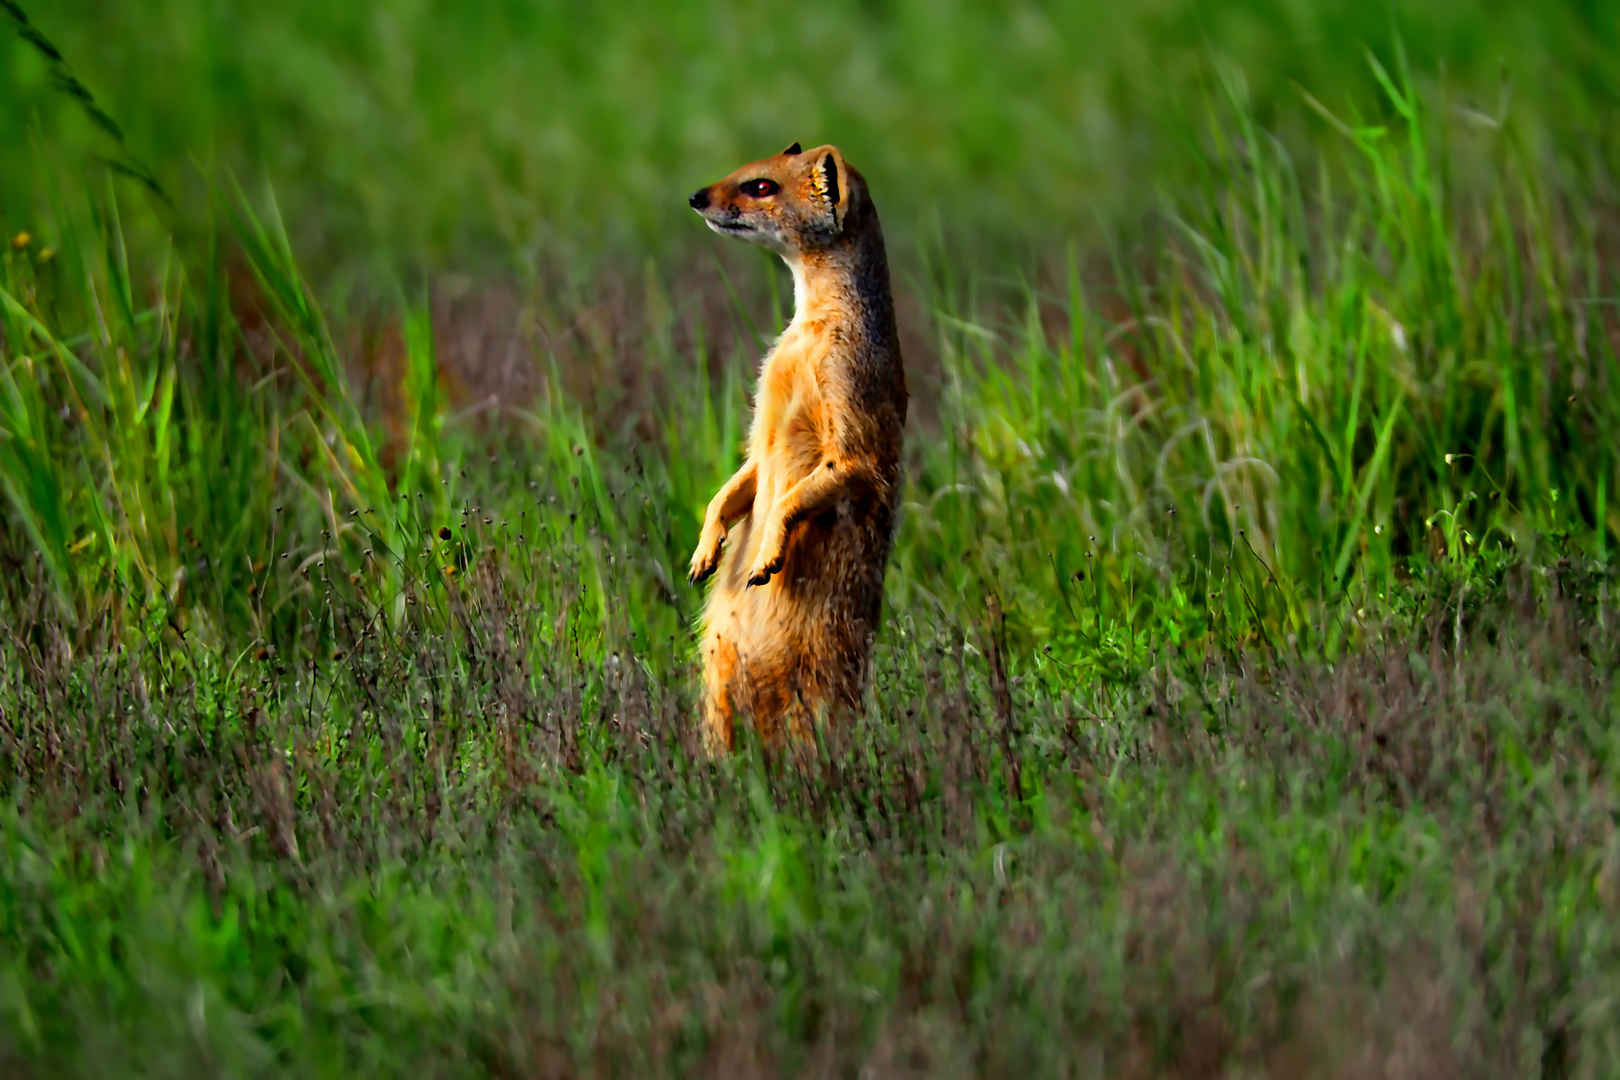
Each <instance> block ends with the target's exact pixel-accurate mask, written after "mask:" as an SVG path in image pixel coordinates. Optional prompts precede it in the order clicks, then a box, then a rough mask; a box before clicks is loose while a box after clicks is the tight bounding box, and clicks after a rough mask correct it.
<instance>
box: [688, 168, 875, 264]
mask: <svg viewBox="0 0 1620 1080" xmlns="http://www.w3.org/2000/svg"><path fill="white" fill-rule="evenodd" d="M865 197H866V182H865V181H864V180H863V179H862V178H861V174H860V173H858V172H856V171H855V170H853V169H851V168H849V167H848V166H846V165H845V164H844V155H843V154H841V153H839V152H838V148H837V147H836V146H818V147H816V148H815V149H813V150H801V149H799V144H798V143H794V144H793V145H792V146H790V147H788V148H787V149H786V150H784V151H782V152H781V153H780V154H777V155H776V156H774V157H768V158H764V159H762V160H760V161H756V162H753V163H752V164H749V165H744V166H743V167H742V168H740V169H738V170H737V171H736V172H734V173H732V174H731V175H730V176H728V177H726V178H725V179H724V180H721V181H720V182H719V183H715V184H710V185H709V186H708V187H706V188H699V189H698V190H697V191H694V192H693V193H692V196H691V198H690V199H688V200H687V201H688V202H690V203H691V204H692V209H694V210H696V211H697V212H698V213H700V214H702V215H703V220H704V221H706V222H708V225H709V228H711V229H713V230H714V231H715V232H717V233H720V234H722V235H725V236H735V237H737V238H738V239H739V240H746V241H748V242H749V243H752V244H760V245H762V246H764V247H768V248H770V249H771V250H773V251H775V252H777V253H778V254H780V255H782V256H784V257H787V258H790V259H791V258H792V257H793V256H794V255H796V254H798V253H801V252H805V251H813V250H816V249H818V248H825V247H827V246H829V245H831V244H832V243H833V242H835V241H836V240H837V239H838V237H839V236H840V235H841V234H842V233H843V231H844V222H845V220H846V219H847V217H848V216H849V213H850V210H851V208H852V207H854V206H856V205H857V204H859V203H860V202H861V201H863V200H864V199H865Z"/></svg>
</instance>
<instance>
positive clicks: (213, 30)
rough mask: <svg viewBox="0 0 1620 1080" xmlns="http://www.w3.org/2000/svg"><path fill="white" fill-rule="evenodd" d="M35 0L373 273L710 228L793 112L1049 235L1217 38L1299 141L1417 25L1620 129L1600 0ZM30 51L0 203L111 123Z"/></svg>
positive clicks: (1518, 84)
mask: <svg viewBox="0 0 1620 1080" xmlns="http://www.w3.org/2000/svg"><path fill="white" fill-rule="evenodd" d="M36 7H41V8H42V10H38V11H35V12H33V13H32V14H33V17H34V19H35V21H36V23H37V24H38V25H39V26H40V28H41V29H43V30H44V31H45V32H46V33H47V34H48V35H49V36H50V38H51V39H52V40H53V41H55V42H56V43H57V44H58V45H59V46H60V47H61V48H62V50H63V51H64V53H65V54H66V55H67V56H68V57H70V58H71V61H72V63H73V64H74V65H75V66H76V68H77V69H78V70H79V72H80V74H81V76H82V77H83V78H84V79H85V81H86V84H87V85H88V86H89V87H90V89H91V90H92V92H93V93H94V94H96V95H97V97H99V98H100V99H102V100H103V101H104V102H105V103H106V104H107V105H108V107H109V108H110V109H111V110H112V112H113V113H114V114H115V115H116V116H117V117H118V122H119V123H120V124H121V125H122V126H123V128H124V130H125V132H126V133H127V135H128V137H129V141H130V145H131V147H132V148H134V150H135V151H136V152H137V154H138V155H139V156H140V157H141V158H142V159H143V160H146V161H147V162H149V163H150V164H152V165H153V167H154V168H156V170H157V173H158V175H159V176H160V177H161V178H162V180H163V181H164V183H165V184H167V185H168V186H170V187H173V188H176V189H180V188H183V187H184V185H185V178H186V177H187V176H188V174H189V171H190V168H191V166H192V164H193V163H194V162H195V163H201V164H202V165H203V166H204V168H205V169H206V170H208V171H210V172H212V171H213V170H215V169H218V168H229V169H232V170H235V171H236V172H237V173H238V174H239V175H242V176H244V177H248V178H252V179H257V178H258V177H260V176H261V175H263V176H266V177H268V178H269V180H270V181H271V182H272V183H273V184H274V185H275V188H276V192H277V197H278V198H279V200H280V202H281V206H282V210H283V212H284V214H285V216H286V219H287V221H288V222H289V225H290V228H291V229H292V232H293V237H294V240H295V241H296V246H297V248H298V250H299V251H300V252H301V253H302V254H303V255H304V257H305V258H306V259H309V260H319V262H318V263H317V265H326V264H328V263H330V264H334V265H338V266H348V267H353V266H356V265H359V266H362V267H364V268H365V269H366V270H368V271H370V272H372V273H376V272H379V271H380V270H384V269H386V270H393V271H397V270H398V269H399V268H400V267H416V266H421V265H426V266H429V267H434V268H439V269H443V268H447V267H455V268H457V269H461V270H465V269H467V268H469V266H472V265H475V264H478V263H493V264H494V265H497V266H502V267H504V268H507V269H510V268H511V267H513V266H517V267H526V266H529V265H531V264H532V263H533V262H534V261H535V260H536V259H548V260H553V261H555V262H558V263H562V264H564V265H568V266H578V265H582V264H583V265H585V266H587V267H588V266H590V265H591V264H593V263H594V262H595V261H596V260H597V259H599V258H600V257H602V256H603V255H609V254H610V255H615V256H621V257H630V258H637V257H640V256H641V255H642V254H643V253H645V252H649V251H650V252H653V253H655V254H666V253H668V252H670V251H671V250H672V249H679V248H682V247H685V246H687V245H689V244H690V243H692V242H693V238H694V237H699V236H700V234H699V233H698V230H697V229H696V228H695V227H694V226H693V224H692V222H691V221H689V220H688V215H687V214H686V211H685V207H684V205H683V204H682V202H681V200H680V197H679V193H681V192H685V191H690V190H691V189H692V188H694V187H696V186H698V184H700V183H702V182H706V181H707V180H708V179H710V178H712V176H714V175H718V174H721V173H724V172H726V171H729V169H730V168H731V167H732V166H733V165H734V163H736V162H738V161H745V160H750V159H752V158H755V157H758V156H759V155H760V154H762V153H766V152H769V151H770V150H771V149H772V148H775V147H776V144H777V143H784V144H785V142H787V141H791V140H792V139H795V138H797V139H801V140H803V141H805V142H806V145H809V143H811V142H820V141H836V142H838V143H839V144H840V145H841V146H842V147H843V148H844V149H845V151H846V152H847V153H848V154H849V157H850V160H852V161H855V162H857V163H858V164H859V167H860V168H862V169H863V170H864V171H865V172H866V174H867V175H868V176H869V178H870V179H871V180H872V181H873V183H874V185H875V187H876V190H878V191H880V192H882V193H883V194H884V199H883V206H884V210H885V216H886V221H887V222H888V223H889V229H890V231H891V232H895V233H897V234H898V236H899V238H901V239H902V240H909V239H915V238H918V237H932V236H934V235H936V234H937V233H939V232H945V233H947V234H949V235H950V236H952V238H953V242H955V241H965V240H972V241H984V242H988V241H996V242H1002V243H1017V244H1020V245H1021V246H1022V251H1023V252H1025V253H1027V252H1028V251H1030V250H1031V249H1036V250H1038V249H1040V248H1042V247H1044V246H1045V244H1046V241H1047V240H1048V239H1049V238H1050V237H1052V236H1054V235H1069V234H1073V233H1074V232H1075V231H1076V230H1094V229H1096V228H1097V227H1098V225H1099V224H1111V223H1113V222H1116V221H1120V220H1124V221H1130V220H1133V219H1134V218H1135V217H1136V216H1138V215H1140V214H1141V213H1143V212H1144V211H1147V210H1150V209H1156V208H1157V206H1156V202H1155V200H1156V198H1157V196H1158V192H1159V190H1160V189H1169V190H1175V189H1177V188H1179V187H1182V186H1184V185H1187V184H1190V183H1195V182H1196V180H1197V175H1198V173H1197V170H1198V160H1199V156H1200V149H1201V148H1200V145H1199V144H1200V142H1201V139H1200V135H1201V133H1202V125H1201V123H1200V118H1199V117H1198V116H1197V114H1198V113H1199V112H1200V110H1201V107H1202V106H1201V101H1202V99H1203V98H1204V97H1206V96H1208V95H1209V94H1210V93H1211V92H1212V90H1213V87H1214V82H1215V79H1216V78H1217V73H1218V72H1219V71H1220V70H1221V66H1222V65H1226V66H1227V67H1229V68H1232V69H1235V70H1236V71H1238V72H1240V73H1241V77H1242V79H1243V80H1244V82H1245V84H1246V86H1247V93H1248V100H1249V103H1250V108H1251V109H1252V111H1253V114H1254V117H1255V119H1256V121H1257V122H1258V123H1259V124H1260V125H1262V126H1263V127H1264V128H1266V129H1267V130H1271V131H1277V132H1280V133H1282V134H1283V135H1284V136H1285V137H1287V138H1288V139H1289V140H1290V145H1291V146H1292V147H1293V148H1295V149H1296V150H1300V149H1303V148H1305V147H1307V146H1309V145H1311V141H1312V140H1313V139H1320V137H1321V136H1322V134H1323V128H1322V125H1321V124H1320V123H1319V122H1316V121H1315V120H1314V119H1312V118H1310V117H1309V116H1308V114H1307V113H1306V111H1305V110H1304V109H1303V108H1302V107H1301V97H1300V89H1301V88H1303V89H1305V90H1308V91H1309V92H1310V93H1311V94H1313V95H1315V96H1316V97H1317V98H1318V99H1320V100H1321V101H1323V102H1325V103H1326V104H1327V105H1329V106H1330V107H1331V108H1333V109H1335V110H1339V111H1345V110H1355V111H1358V112H1359V113H1360V114H1362V115H1363V116H1366V117H1368V118H1377V117H1379V116H1382V115H1385V114H1386V113H1387V103H1386V102H1384V101H1383V100H1382V98H1381V95H1380V92H1379V89H1378V86H1377V83H1376V80H1375V79H1374V78H1373V76H1372V74H1371V72H1370V71H1369V69H1368V66H1367V64H1366V62H1365V57H1364V54H1363V50H1364V49H1370V50H1372V51H1373V52H1374V53H1375V54H1376V55H1377V56H1378V57H1379V58H1380V59H1381V60H1382V61H1383V62H1384V64H1385V65H1386V66H1387V67H1393V66H1394V54H1393V44H1394V40H1395V37H1394V35H1395V32H1396V31H1398V32H1399V35H1400V40H1401V41H1402V42H1403V43H1404V47H1405V49H1406V51H1407V53H1408V55H1409V57H1410V59H1411V66H1412V69H1413V70H1414V71H1415V72H1416V73H1418V75H1419V77H1420V79H1421V82H1422V86H1423V89H1424V90H1425V91H1426V92H1428V93H1429V94H1430V96H1431V98H1432V100H1433V103H1434V105H1435V106H1436V107H1437V108H1439V109H1440V110H1442V111H1443V112H1450V111H1451V110H1453V109H1471V110H1477V111H1478V112H1480V113H1482V114H1485V115H1489V116H1497V115H1498V114H1502V115H1503V116H1507V115H1511V116H1512V118H1513V119H1514V121H1515V123H1516V128H1515V130H1516V131H1517V132H1518V133H1519V135H1520V137H1521V138H1524V139H1525V140H1527V141H1528V142H1529V143H1531V144H1532V148H1533V150H1534V151H1535V154H1536V159H1537V161H1538V164H1541V165H1546V166H1556V167H1558V168H1559V169H1561V170H1562V169H1574V170H1579V169H1583V168H1585V167H1586V166H1587V165H1588V164H1589V161H1588V159H1589V156H1590V155H1591V153H1592V149H1593V147H1594V145H1602V146H1612V132H1613V127H1614V124H1615V120H1614V115H1615V106H1616V104H1617V103H1616V99H1615V95H1616V92H1617V91H1616V87H1617V86H1620V59H1617V58H1620V29H1617V25H1616V19H1615V14H1614V11H1613V9H1612V6H1610V5H1606V4H1602V3H1587V4H1576V3H1569V4H1563V3H1560V4H1552V5H1544V6H1535V7H1532V6H1528V5H1523V4H1512V3H1499V2H1496V3H1493V2H1489V0H1459V2H1452V3H1444V4H1440V3H1408V4H1400V5H1394V6H1387V5H1378V4H1360V3H1351V2H1347V0H1327V2H1322V3H1308V2H1304V0H1295V2H1286V0H1246V2H1244V3H1240V4H1221V5H1208V4H1195V3H1190V2H1182V0H1156V2H1152V3H1140V4H1129V5H1117V4H1106V3H1091V2H1081V3H1073V4H1033V3H954V2H947V3H935V2H920V0H919V2H908V0H884V2H881V3H865V2H856V0H829V2H827V3H822V4H815V5H810V6H802V5H801V6H797V7H789V8H777V7H769V6H751V5H735V6H721V5H708V4H698V3H690V4H689V3H655V2H639V0H633V2H630V3H624V4H614V5H611V6H599V5H580V4H567V3H550V2H542V3H521V2H494V0H468V2H466V3H458V4H445V3H429V2H425V0H424V2H404V0H390V2H388V3H383V4H360V5H349V4H324V3H318V2H315V0H292V2H288V3H283V4H262V5H255V4H233V3H218V2H213V0H154V2H152V3H147V4H142V5H139V6H130V5H122V6H119V5H106V4H102V3H97V2H95V0H61V2H59V3H53V4H51V5H48V6H43V5H36ZM7 61H8V62H7V63H5V64H3V65H0V212H3V213H4V215H5V217H6V219H7V220H10V221H12V222H14V223H17V224H21V223H25V222H27V221H28V220H30V217H31V216H32V215H33V214H35V213H36V212H37V211H38V210H39V207H40V199H41V183H42V179H43V177H44V175H45V174H44V173H43V172H42V170H41V168H40V162H39V159H38V157H37V146H38V142H39V139H40V137H41V135H42V134H44V133H48V142H49V144H50V145H51V146H52V147H55V148H59V150H60V151H61V152H64V153H67V154H68V155H69V161H71V160H72V155H73V154H84V153H88V152H93V151H95V150H96V149H98V148H99V135H98V133H97V132H96V131H95V130H94V129H93V128H92V127H91V126H90V125H88V124H87V123H86V122H85V121H84V120H83V118H82V116H80V115H79V114H78V112H77V110H76V109H75V108H74V107H73V106H72V103H71V102H68V101H66V100H64V99H63V98H62V97H61V96H60V95H57V94H53V93H52V91H51V86H50V80H49V79H48V77H47V74H46V70H45V67H44V65H43V64H42V63H41V61H40V58H39V57H38V56H37V55H36V54H35V52H34V51H33V50H32V49H31V48H29V46H28V45H27V44H26V43H25V42H23V41H21V40H19V39H15V38H13V39H12V40H11V42H10V44H9V48H8V52H7ZM30 129H32V130H34V131H35V133H36V134H35V135H34V136H32V137H31V136H30V135H29V131H30ZM1604 160H1605V161H1606V163H1607V164H1609V165H1611V166H1612V164H1613V162H1612V157H1606V158H1605V159H1604ZM64 164H67V163H66V162H65V163H64ZM64 171H65V172H67V173H68V174H71V173H72V172H73V169H72V168H71V166H69V167H68V168H66V169H65V170H64ZM1460 175H1461V176H1462V177H1463V178H1464V179H1465V180H1466V179H1468V178H1470V173H1469V171H1468V170H1462V171H1461V174H1460ZM1000 265H1001V267H1002V268H1006V267H1007V266H1008V265H1010V264H1008V263H1002V264H1000Z"/></svg>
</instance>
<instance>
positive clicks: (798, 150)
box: [782, 143, 804, 157]
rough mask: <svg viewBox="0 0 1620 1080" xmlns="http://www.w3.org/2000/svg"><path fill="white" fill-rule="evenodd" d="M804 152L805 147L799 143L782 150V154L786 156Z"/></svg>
mask: <svg viewBox="0 0 1620 1080" xmlns="http://www.w3.org/2000/svg"><path fill="white" fill-rule="evenodd" d="M802 153H804V148H803V147H801V146H800V145H799V144H798V143H794V144H793V145H792V146H790V147H788V148H787V149H786V150H784V151H782V154H783V156H785V157H792V156H793V155H794V154H802Z"/></svg>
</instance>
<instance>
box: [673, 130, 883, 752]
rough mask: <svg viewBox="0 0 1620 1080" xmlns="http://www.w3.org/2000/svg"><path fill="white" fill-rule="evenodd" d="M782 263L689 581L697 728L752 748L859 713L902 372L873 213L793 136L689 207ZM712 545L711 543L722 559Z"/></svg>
mask: <svg viewBox="0 0 1620 1080" xmlns="http://www.w3.org/2000/svg"><path fill="white" fill-rule="evenodd" d="M690 202H691V205H692V209H694V210H696V211H697V212H698V213H700V214H702V215H703V219H704V221H706V222H707V223H708V225H709V227H710V228H711V229H713V230H714V231H715V232H718V233H722V234H724V235H726V236H735V237H737V238H738V239H741V240H746V241H749V242H751V243H755V244H761V245H763V246H765V247H767V248H770V249H771V250H772V251H775V252H776V253H777V254H778V255H780V256H782V258H783V260H785V261H786V262H787V264H788V267H789V268H790V269H791V270H792V271H793V286H794V288H793V296H794V306H795V309H796V310H795V312H794V316H793V322H792V323H790V324H789V325H788V328H787V330H786V331H784V332H783V334H782V336H781V337H780V338H778V339H777V342H776V345H775V347H773V348H772V349H771V351H770V353H769V354H768V355H767V356H766V357H765V361H764V365H763V366H762V368H761V369H760V375H759V387H758V391H757V393H756V395H755V401H754V426H753V431H752V434H751V435H750V437H749V445H748V459H747V460H746V461H745V462H743V466H742V468H740V469H738V470H737V472H736V474H735V475H734V476H732V478H731V479H730V480H727V481H726V483H725V485H724V486H723V487H721V489H720V490H719V492H718V493H716V494H715V496H714V498H713V499H712V500H711V501H710V502H709V508H708V512H707V513H706V514H705V515H704V519H703V535H702V537H701V538H700V539H699V540H698V545H697V551H696V552H694V553H693V555H692V569H691V580H692V581H693V582H694V583H696V582H699V581H702V580H703V579H704V578H706V577H708V576H709V575H710V574H713V573H715V571H716V570H718V571H719V576H718V577H717V578H716V581H715V585H714V586H713V588H712V590H711V591H710V593H709V599H708V604H707V605H706V607H705V609H704V613H703V619H704V624H705V628H704V634H703V645H702V649H703V666H704V701H703V721H704V734H705V739H706V742H707V745H708V747H709V749H710V751H711V752H717V751H723V750H728V749H730V748H731V746H732V722H733V718H734V717H735V716H736V715H737V714H738V713H739V712H741V713H742V714H743V715H745V716H752V717H753V719H754V722H755V723H756V724H757V725H758V727H759V731H760V734H761V735H762V736H763V737H764V739H765V741H766V742H767V744H775V743H779V742H780V741H781V740H782V739H783V738H784V737H785V736H791V737H793V738H794V739H795V740H796V741H797V740H802V739H804V738H806V737H808V736H809V734H810V730H811V727H810V725H811V723H812V722H813V721H814V720H815V719H817V718H818V717H829V716H839V715H847V714H848V713H850V712H852V711H854V710H857V709H859V708H860V702H861V695H862V693H863V691H864V689H865V686H866V681H867V673H868V668H869V666H870V663H871V654H872V638H873V635H874V634H875V633H876V632H877V627H878V615H879V613H880V611H881V609H882V604H883V570H884V567H885V565H886V564H887V563H888V560H889V548H890V547H891V546H892V544H893V540H894V526H895V511H896V508H897V506H898V503H899V500H900V487H901V460H900V451H901V440H902V436H903V432H904V429H905V424H906V378H905V372H904V371H903V370H902V368H901V364H900V343H899V337H898V334H897V333H896V331H895V325H894V298H893V297H892V296H891V294H890V292H889V265H888V259H887V257H886V255H885V254H884V250H883V232H882V230H881V229H880V228H879V226H878V217H877V209H876V207H874V206H873V205H872V198H871V196H870V195H869V194H868V193H867V188H866V181H865V180H864V179H862V177H861V174H860V173H858V172H856V171H855V170H854V169H852V168H850V167H849V166H848V165H846V164H845V163H844V156H843V155H842V154H841V153H839V152H838V149H837V148H836V147H833V146H820V147H817V148H816V149H814V150H809V151H803V150H801V149H800V148H799V144H798V143H794V144H793V145H792V146H790V147H788V148H787V149H786V150H784V151H783V152H782V153H780V154H777V155H776V156H775V157H769V158H766V159H764V160H763V161H756V162H754V163H753V164H752V165H745V166H743V167H742V168H740V169H738V170H737V171H736V172H734V173H732V174H731V175H730V176H728V177H726V178H725V179H724V180H721V181H720V182H719V183H716V184H711V185H709V186H708V187H706V188H703V189H702V190H701V191H697V192H695V193H693V195H692V197H691V199H690ZM722 547H723V548H724V550H723V551H722Z"/></svg>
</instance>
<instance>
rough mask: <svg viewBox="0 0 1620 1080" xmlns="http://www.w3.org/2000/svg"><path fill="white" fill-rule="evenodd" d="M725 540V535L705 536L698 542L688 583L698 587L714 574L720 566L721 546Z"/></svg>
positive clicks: (687, 577) (688, 575)
mask: <svg viewBox="0 0 1620 1080" xmlns="http://www.w3.org/2000/svg"><path fill="white" fill-rule="evenodd" d="M725 539H726V537H725V534H724V533H720V534H718V535H716V536H712V537H711V536H709V535H707V534H705V535H704V537H703V539H702V540H700V541H699V542H698V546H697V550H696V551H694V552H693V553H692V568H691V569H690V570H689V571H687V575H686V580H687V581H689V582H691V583H692V584H693V585H696V584H698V582H700V581H703V580H704V579H705V578H707V577H708V576H709V575H711V574H713V573H714V571H715V569H716V568H717V567H718V566H719V565H720V546H721V544H722V543H724V541H725Z"/></svg>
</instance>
